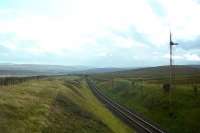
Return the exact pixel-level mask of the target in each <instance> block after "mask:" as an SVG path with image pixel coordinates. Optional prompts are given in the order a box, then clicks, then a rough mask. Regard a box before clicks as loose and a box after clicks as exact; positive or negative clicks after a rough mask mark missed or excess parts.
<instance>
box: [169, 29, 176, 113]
mask: <svg viewBox="0 0 200 133" xmlns="http://www.w3.org/2000/svg"><path fill="white" fill-rule="evenodd" d="M174 45H178V43H174V42H173V41H172V34H171V31H170V42H169V47H170V75H169V76H170V77H169V78H170V88H169V89H170V90H169V106H170V114H171V113H172V112H171V111H172V108H171V105H172V94H171V93H172V89H173V88H174V82H173V81H174V79H175V72H174V65H173V46H174Z"/></svg>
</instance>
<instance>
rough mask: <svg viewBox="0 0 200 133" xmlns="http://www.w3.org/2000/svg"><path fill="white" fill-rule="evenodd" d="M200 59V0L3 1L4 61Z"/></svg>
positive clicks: (127, 63) (118, 63)
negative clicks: (172, 44)
mask: <svg viewBox="0 0 200 133" xmlns="http://www.w3.org/2000/svg"><path fill="white" fill-rule="evenodd" d="M170 29H171V31H172V33H173V40H174V41H175V42H179V43H180V45H178V46H177V47H176V48H175V49H174V50H175V51H174V52H175V55H174V57H175V63H177V64H200V2H199V1H198V0H0V63H29V64H31V63H34V64H60V65H84V66H98V67H110V66H115V67H137V66H156V65H166V64H168V62H169V61H168V57H169V55H168V53H169V31H170Z"/></svg>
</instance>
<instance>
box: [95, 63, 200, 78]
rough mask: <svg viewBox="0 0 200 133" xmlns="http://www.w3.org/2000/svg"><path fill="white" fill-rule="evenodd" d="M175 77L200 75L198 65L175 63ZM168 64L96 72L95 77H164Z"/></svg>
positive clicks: (168, 71)
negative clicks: (110, 71)
mask: <svg viewBox="0 0 200 133" xmlns="http://www.w3.org/2000/svg"><path fill="white" fill-rule="evenodd" d="M174 71H175V74H176V77H188V76H195V75H196V76H200V67H199V66H197V65H196V66H193V65H177V66H175V69H174ZM169 73H170V68H169V66H157V67H147V68H138V69H131V70H124V71H119V72H113V73H112V74H110V73H104V74H97V75H96V76H97V77H102V78H106V77H107V78H109V77H127V78H147V79H149V78H150V79H151V78H158V79H160V78H166V77H169Z"/></svg>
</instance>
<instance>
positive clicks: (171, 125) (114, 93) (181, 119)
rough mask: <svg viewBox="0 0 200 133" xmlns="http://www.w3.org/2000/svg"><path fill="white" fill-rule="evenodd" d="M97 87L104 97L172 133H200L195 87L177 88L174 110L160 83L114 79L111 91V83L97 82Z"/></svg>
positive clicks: (173, 94) (186, 85) (199, 110)
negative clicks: (106, 96)
mask: <svg viewBox="0 0 200 133" xmlns="http://www.w3.org/2000/svg"><path fill="white" fill-rule="evenodd" d="M105 79H106V77H105ZM131 81H133V82H134V84H132V82H131ZM97 84H98V87H99V88H100V89H101V90H102V92H103V93H105V94H106V95H108V96H109V97H111V98H112V99H114V100H116V101H117V102H119V103H121V104H123V105H125V106H127V107H128V108H131V109H132V110H135V111H137V112H139V113H141V114H143V115H144V116H145V117H146V118H148V119H150V120H152V121H154V122H156V123H157V124H159V125H160V126H161V127H163V128H164V129H166V130H167V131H169V132H170V133H197V132H200V123H199V120H200V106H199V105H200V92H199V94H198V96H195V93H194V91H193V87H192V84H181V83H179V84H177V86H176V88H175V89H174V90H173V91H172V104H171V107H170V106H169V94H167V93H165V92H164V91H163V89H162V84H161V83H159V82H152V81H150V82H149V81H148V80H146V81H143V82H141V81H138V80H134V79H131V80H130V78H115V80H114V88H111V81H109V80H105V81H103V80H98V81H97Z"/></svg>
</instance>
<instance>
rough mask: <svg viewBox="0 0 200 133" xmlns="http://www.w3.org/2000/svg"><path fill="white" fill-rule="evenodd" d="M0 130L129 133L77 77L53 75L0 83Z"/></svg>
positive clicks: (55, 132) (9, 131)
mask: <svg viewBox="0 0 200 133" xmlns="http://www.w3.org/2000/svg"><path fill="white" fill-rule="evenodd" d="M0 132H3V133H66V132H67V133H102V132H103V133H130V132H133V131H132V129H130V128H129V127H128V126H127V125H126V124H124V123H123V122H122V121H121V120H119V119H118V118H116V117H115V116H114V115H113V114H112V113H111V112H110V111H109V110H108V109H106V108H105V106H104V105H103V104H101V103H100V102H99V101H98V100H97V99H96V97H95V96H94V95H93V94H92V93H91V91H90V90H89V89H88V86H87V84H86V82H85V81H84V80H83V79H81V78H80V77H76V76H73V77H53V78H49V79H43V80H31V81H27V82H24V83H22V84H18V85H13V86H1V87H0Z"/></svg>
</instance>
